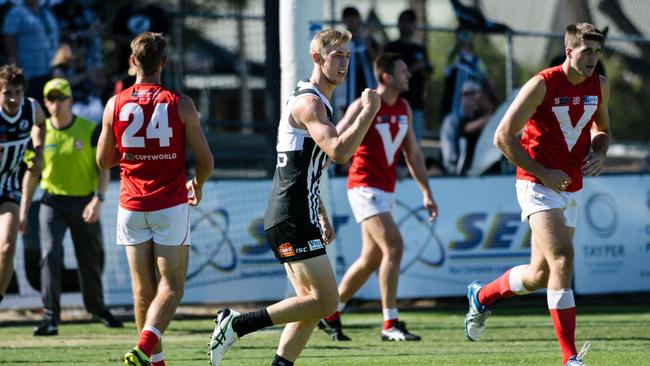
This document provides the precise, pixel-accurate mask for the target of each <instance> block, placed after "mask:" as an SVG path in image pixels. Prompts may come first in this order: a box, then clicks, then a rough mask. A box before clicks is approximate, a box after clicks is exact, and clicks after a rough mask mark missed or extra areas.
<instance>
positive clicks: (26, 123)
mask: <svg viewBox="0 0 650 366" xmlns="http://www.w3.org/2000/svg"><path fill="white" fill-rule="evenodd" d="M26 87H27V82H26V80H25V77H24V76H23V71H22V69H20V68H18V67H17V66H15V65H5V66H2V67H0V301H2V299H3V298H4V295H5V291H7V288H8V287H9V283H10V282H11V277H12V275H13V273H14V254H15V253H16V237H17V236H18V231H19V230H21V231H25V230H26V228H27V212H28V210H29V206H30V204H31V202H21V200H22V201H25V197H24V195H23V194H22V193H21V192H22V190H23V189H24V188H25V186H26V184H23V179H24V181H25V182H26V181H27V180H28V179H29V178H28V176H29V174H24V172H25V168H27V169H28V170H29V171H30V172H31V174H33V175H34V176H39V175H40V174H41V168H42V166H43V159H42V155H41V148H42V144H43V141H44V140H45V125H44V122H45V113H43V109H42V108H41V106H40V104H38V102H37V101H36V100H34V99H32V98H26V97H25V89H26ZM30 145H31V146H32V147H31V148H30ZM28 149H30V150H31V152H30V153H29V155H28V156H29V159H28V161H24V160H25V159H24V158H25V152H26V151H27V150H28ZM23 176H24V178H23ZM30 184H36V180H33V183H30ZM21 197H22V199H21Z"/></svg>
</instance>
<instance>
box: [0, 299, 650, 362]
mask: <svg viewBox="0 0 650 366" xmlns="http://www.w3.org/2000/svg"><path fill="white" fill-rule="evenodd" d="M494 310H495V312H494V315H493V316H492V318H490V319H489V320H488V330H487V331H486V333H485V334H484V336H483V338H482V339H481V341H480V342H478V343H472V342H469V341H467V340H465V338H464V334H463V319H464V311H463V310H459V311H449V310H433V311H418V312H401V314H400V315H401V316H400V317H401V319H403V320H405V321H406V322H407V325H408V327H409V330H411V331H412V332H413V333H416V334H419V335H421V336H422V339H423V340H422V341H421V342H409V343H390V342H382V341H381V340H380V339H379V331H380V320H381V314H380V313H378V312H373V313H351V314H344V317H343V321H344V324H345V325H346V333H347V334H348V335H349V336H350V337H351V338H352V339H353V340H352V341H351V342H339V343H335V342H332V341H330V340H329V338H327V336H326V335H325V333H323V332H322V331H320V330H316V331H315V334H314V335H313V336H312V338H311V340H310V342H309V343H308V345H307V348H306V349H305V351H304V352H303V353H302V355H301V357H300V359H299V360H298V364H299V365H404V366H405V365H409V366H411V365H459V366H460V365H462V366H468V365H535V366H538V365H539V366H543V365H553V366H557V365H560V360H559V357H560V356H559V348H558V345H557V342H556V340H555V336H554V332H553V327H552V324H551V321H550V318H549V316H548V314H547V311H546V310H545V309H543V308H540V307H528V306H527V307H522V308H504V309H499V308H498V307H497V308H496V309H494ZM213 324H214V323H213V322H212V321H211V319H199V320H197V319H192V320H175V321H174V322H172V324H171V327H170V328H169V329H168V330H167V332H166V334H165V336H164V346H165V359H166V363H167V364H168V365H171V366H174V365H202V366H206V365H207V364H208V356H207V355H206V351H207V342H208V337H209V334H210V333H211V331H212V326H213ZM126 327H127V328H125V329H117V330H116V329H107V328H104V327H103V326H102V325H100V324H98V323H72V324H71V323H67V324H66V323H64V324H62V325H61V326H60V327H59V335H58V336H56V337H46V338H35V337H33V336H32V334H31V329H32V326H31V325H30V326H28V325H25V326H5V327H0V365H3V366H9V365H81V364H83V365H117V364H121V357H122V355H123V354H124V352H126V351H127V350H128V349H129V348H131V347H132V346H133V344H134V342H135V340H136V334H135V330H134V328H133V323H127V324H126ZM649 329H650V306H641V305H635V306H623V305H620V306H611V305H610V306H582V307H580V308H578V325H577V332H576V342H577V345H578V348H580V347H581V346H582V344H583V342H584V341H587V340H589V341H591V343H592V346H591V350H590V351H589V353H588V355H587V357H586V358H585V361H586V362H587V363H588V364H589V365H590V366H594V365H606V366H613V365H616V366H621V365H644V366H648V365H650V332H649ZM280 332H281V328H280V327H273V328H270V329H269V330H265V331H261V332H258V333H256V334H251V335H248V336H246V337H244V338H242V339H241V340H239V341H238V342H237V343H236V344H235V346H234V348H233V349H231V350H230V351H229V352H228V353H227V354H226V357H225V359H224V361H223V363H222V364H223V365H226V366H228V365H256V366H257V365H270V361H271V359H272V358H273V355H274V353H275V349H276V346H277V342H278V339H279V337H280Z"/></svg>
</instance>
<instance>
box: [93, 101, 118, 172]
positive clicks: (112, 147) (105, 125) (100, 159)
mask: <svg viewBox="0 0 650 366" xmlns="http://www.w3.org/2000/svg"><path fill="white" fill-rule="evenodd" d="M114 107H115V97H112V98H111V99H109V100H108V102H106V107H105V108H104V115H103V116H102V132H101V133H100V134H99V141H97V156H96V159H97V165H98V166H99V168H100V169H109V168H112V167H114V166H116V165H118V164H119V163H120V154H119V151H118V150H117V142H116V140H115V134H114V133H113V109H114Z"/></svg>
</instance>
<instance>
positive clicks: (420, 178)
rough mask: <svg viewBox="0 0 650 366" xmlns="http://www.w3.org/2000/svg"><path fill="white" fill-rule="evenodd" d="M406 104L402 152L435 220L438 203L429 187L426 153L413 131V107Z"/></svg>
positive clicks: (431, 218)
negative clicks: (404, 137) (406, 127)
mask: <svg viewBox="0 0 650 366" xmlns="http://www.w3.org/2000/svg"><path fill="white" fill-rule="evenodd" d="M404 102H406V101H404ZM406 103H407V102H406ZM406 105H407V109H408V124H409V129H408V131H407V133H406V139H405V140H404V143H403V144H402V154H404V160H405V161H406V166H407V167H408V169H409V172H410V173H411V176H412V177H413V179H414V180H415V183H416V184H417V185H418V188H420V191H422V204H423V205H424V207H425V208H426V209H427V211H428V212H429V221H433V220H435V219H436V217H438V204H437V203H436V201H435V200H434V199H433V194H432V193H431V188H430V187H429V179H428V178H427V168H426V165H425V163H424V154H423V153H422V149H421V148H420V144H418V141H417V139H416V138H415V132H413V114H412V112H411V107H410V106H409V105H408V103H407V104H406Z"/></svg>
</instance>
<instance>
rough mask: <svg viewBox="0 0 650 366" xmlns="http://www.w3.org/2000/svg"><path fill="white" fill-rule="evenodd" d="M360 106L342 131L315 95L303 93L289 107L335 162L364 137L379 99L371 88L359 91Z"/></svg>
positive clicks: (295, 120)
mask: <svg viewBox="0 0 650 366" xmlns="http://www.w3.org/2000/svg"><path fill="white" fill-rule="evenodd" d="M361 104H362V108H361V111H360V112H359V114H358V116H357V117H356V119H355V120H354V122H352V123H351V124H350V126H349V127H348V128H346V129H345V131H343V132H342V133H341V134H339V133H338V131H337V129H336V128H335V127H334V125H333V124H332V123H331V122H330V121H329V120H328V119H327V112H326V110H325V106H324V105H323V103H321V102H320V101H319V100H318V99H317V98H315V97H310V96H306V97H302V98H300V99H298V100H297V101H296V103H295V104H294V106H293V109H292V110H291V116H292V118H293V121H294V123H301V124H302V125H304V126H305V127H306V128H307V130H308V131H309V134H310V135H311V137H312V138H313V139H314V142H316V144H317V145H318V146H319V147H320V148H321V149H323V151H324V152H325V154H327V156H328V157H329V158H330V159H332V160H334V162H336V163H338V164H342V163H345V162H346V161H347V160H348V159H350V157H351V156H352V154H354V152H355V151H356V149H357V148H358V147H359V145H360V144H361V141H363V137H364V136H365V135H366V132H368V128H369V127H370V125H371V123H372V120H373V119H374V118H375V114H377V111H378V110H379V107H380V106H381V99H380V98H379V95H377V93H376V92H375V91H374V90H371V89H366V90H364V91H363V93H362V95H361Z"/></svg>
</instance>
